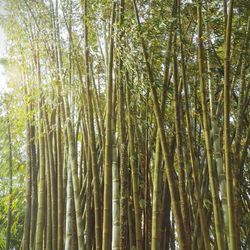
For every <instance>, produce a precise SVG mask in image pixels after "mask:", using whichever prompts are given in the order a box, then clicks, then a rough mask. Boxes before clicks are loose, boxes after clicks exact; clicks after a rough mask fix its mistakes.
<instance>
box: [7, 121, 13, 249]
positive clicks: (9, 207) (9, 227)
mask: <svg viewBox="0 0 250 250" xmlns="http://www.w3.org/2000/svg"><path fill="white" fill-rule="evenodd" d="M7 123H8V124H7V136H8V146H9V159H8V161H9V200H8V215H7V229H6V240H5V250H9V249H10V246H11V244H10V243H11V226H12V200H13V198H12V189H13V186H12V183H13V158H12V154H13V152H12V141H11V132H10V121H9V118H8V120H7Z"/></svg>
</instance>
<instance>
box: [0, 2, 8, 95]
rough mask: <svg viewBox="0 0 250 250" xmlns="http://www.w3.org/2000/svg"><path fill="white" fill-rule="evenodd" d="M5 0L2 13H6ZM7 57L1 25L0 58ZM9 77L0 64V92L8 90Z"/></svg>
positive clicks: (1, 6)
mask: <svg viewBox="0 0 250 250" xmlns="http://www.w3.org/2000/svg"><path fill="white" fill-rule="evenodd" d="M3 2H4V1H3V0H0V15H2V14H3V13H4V8H3ZM3 57H6V36H5V34H4V30H3V28H2V27H1V25H0V59H1V58H3ZM6 82H7V78H6V74H5V71H4V68H3V66H2V65H1V64H0V93H3V92H4V91H6V89H7V86H6Z"/></svg>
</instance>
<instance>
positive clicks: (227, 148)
mask: <svg viewBox="0 0 250 250" xmlns="http://www.w3.org/2000/svg"><path fill="white" fill-rule="evenodd" d="M233 2H234V1H233V0H230V1H229V11H228V17H227V26H226V42H225V59H224V157H225V172H226V187H227V206H228V220H229V245H230V249H231V250H234V249H236V244H237V242H236V231H235V229H236V224H235V211H234V190H233V176H232V173H233V171H232V167H231V142H230V122H229V121H230V52H231V34H232V20H233Z"/></svg>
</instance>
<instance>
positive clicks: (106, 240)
mask: <svg viewBox="0 0 250 250" xmlns="http://www.w3.org/2000/svg"><path fill="white" fill-rule="evenodd" d="M115 10H116V2H115V1H114V3H113V9H112V19H111V24H110V43H109V58H108V70H107V71H108V72H107V73H108V76H107V77H108V79H107V101H106V121H105V124H106V138H105V139H106V141H105V160H104V204H103V228H102V231H103V236H102V249H103V250H108V249H110V248H111V225H112V221H111V220H112V206H111V205H112V204H111V202H112V198H111V195H112V168H111V165H112V85H113V77H112V74H113V48H114V38H113V35H114V23H115Z"/></svg>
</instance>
